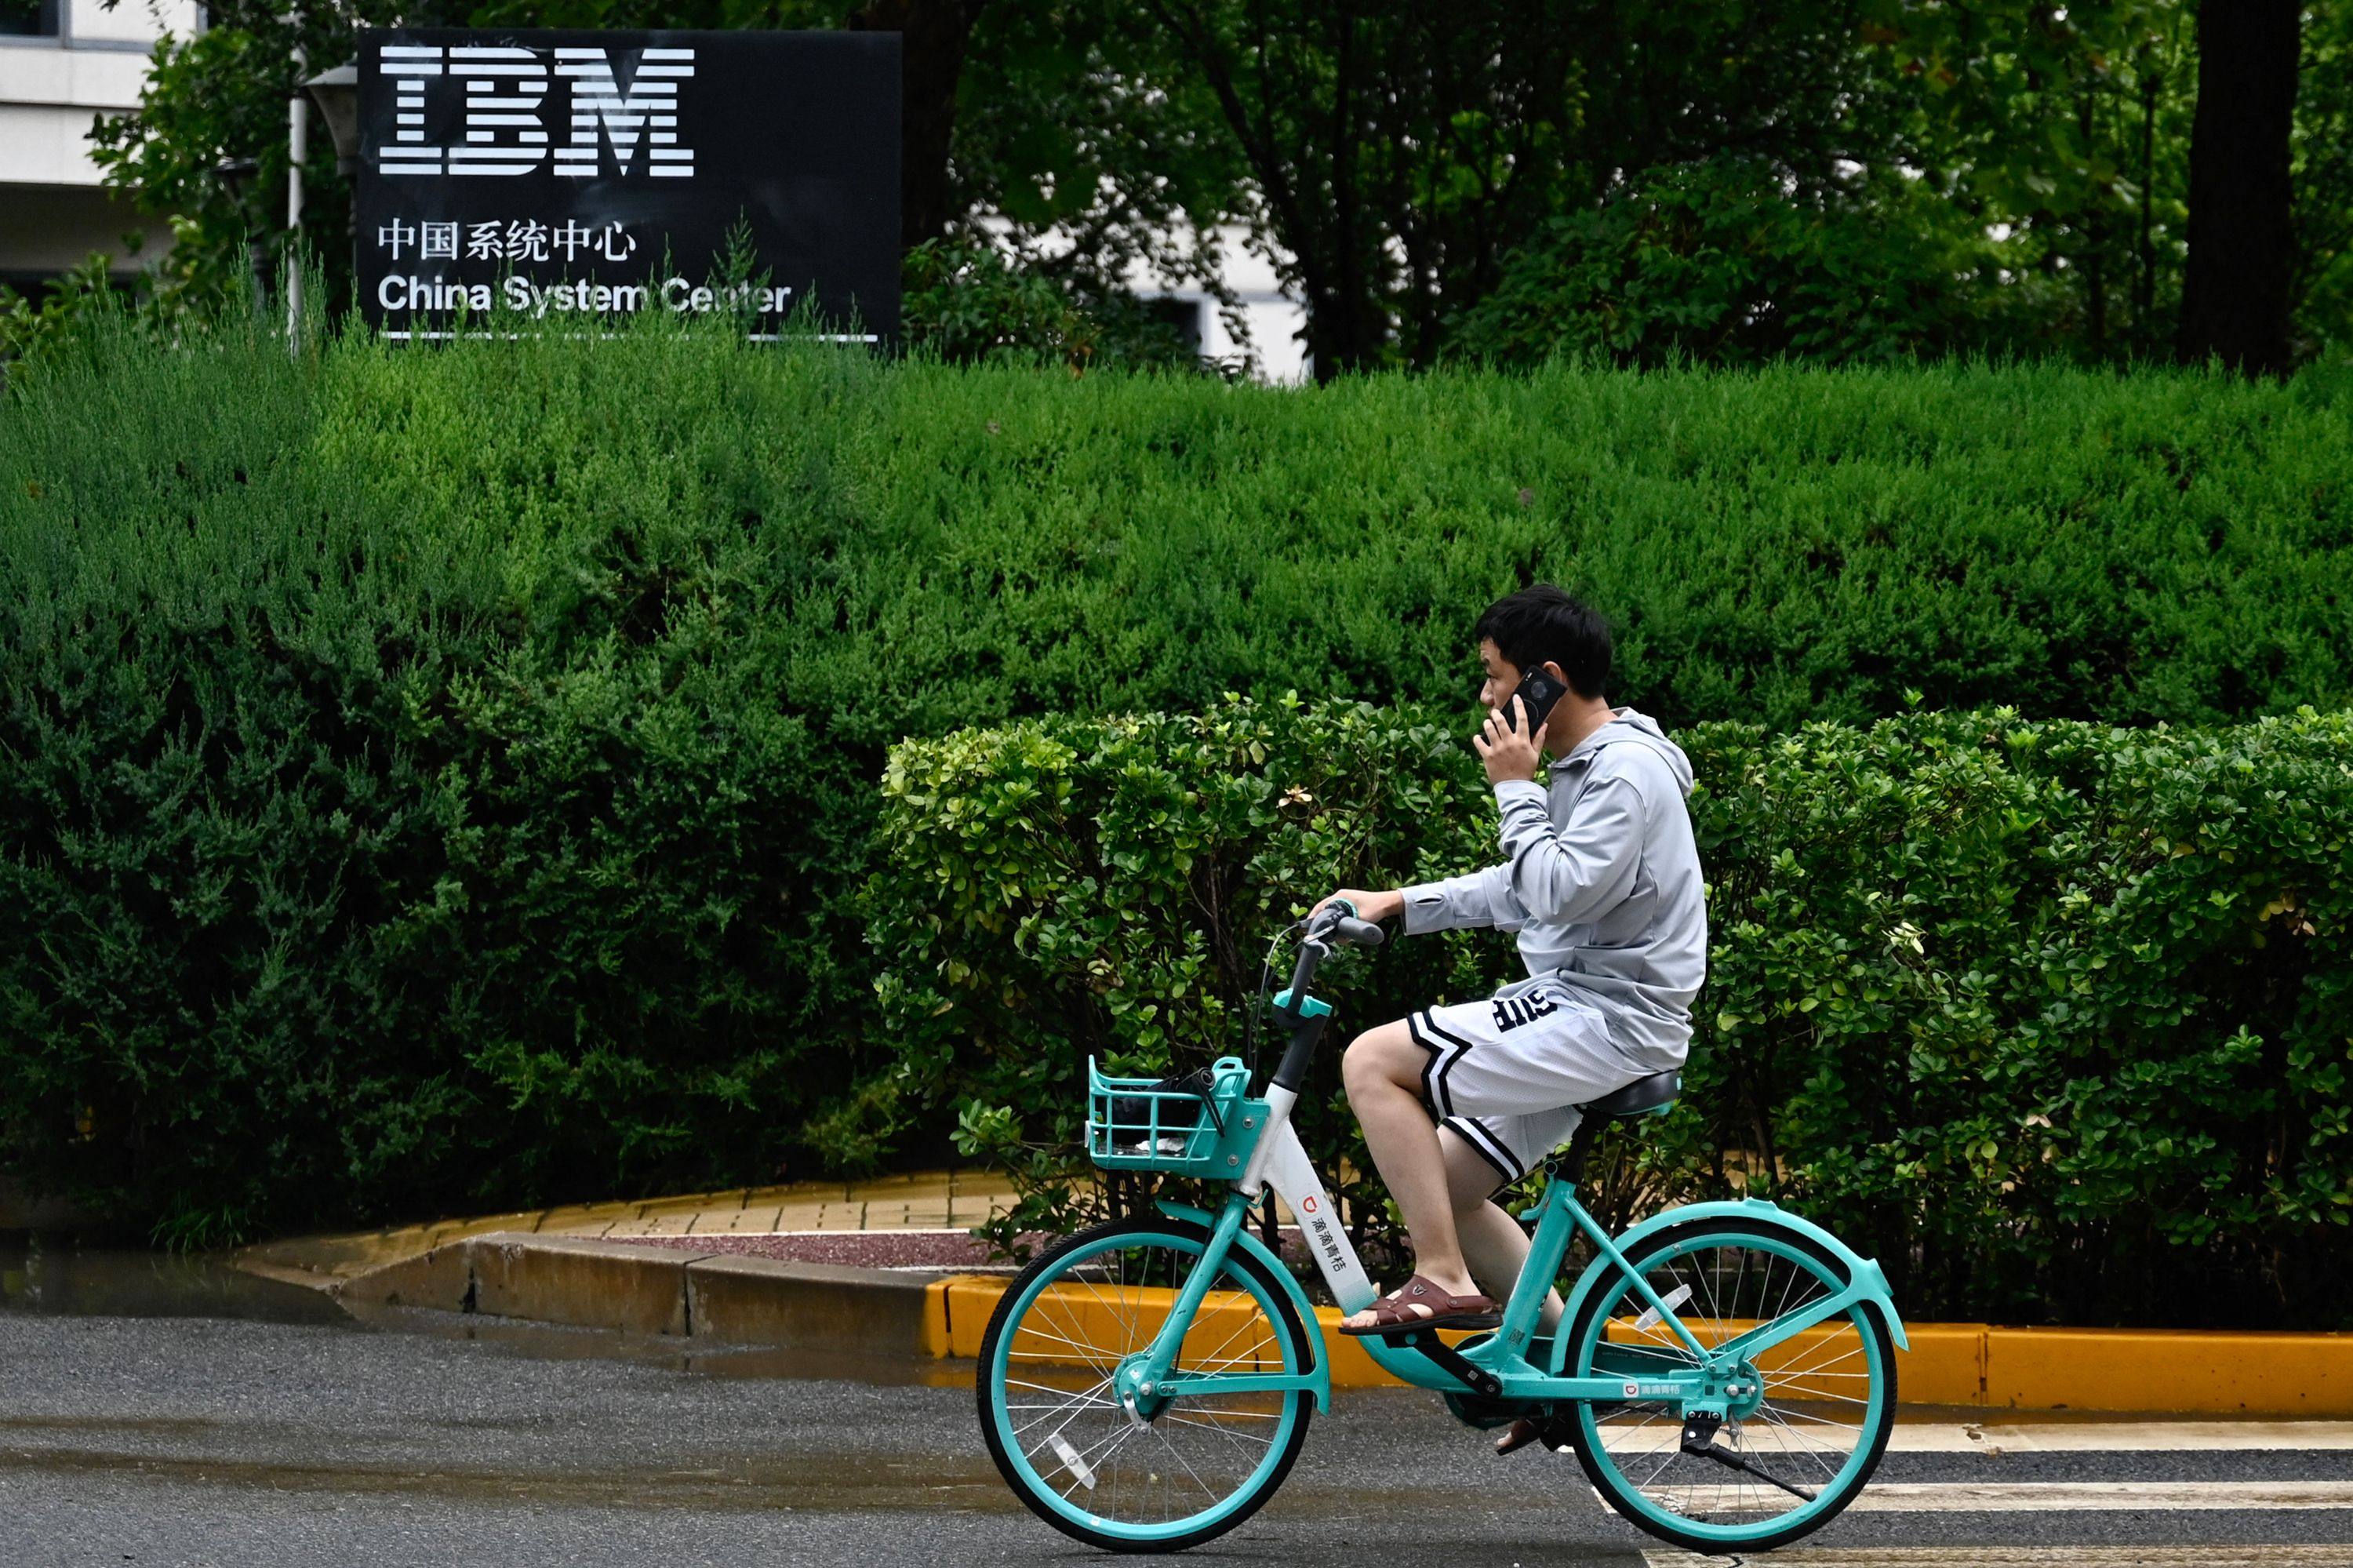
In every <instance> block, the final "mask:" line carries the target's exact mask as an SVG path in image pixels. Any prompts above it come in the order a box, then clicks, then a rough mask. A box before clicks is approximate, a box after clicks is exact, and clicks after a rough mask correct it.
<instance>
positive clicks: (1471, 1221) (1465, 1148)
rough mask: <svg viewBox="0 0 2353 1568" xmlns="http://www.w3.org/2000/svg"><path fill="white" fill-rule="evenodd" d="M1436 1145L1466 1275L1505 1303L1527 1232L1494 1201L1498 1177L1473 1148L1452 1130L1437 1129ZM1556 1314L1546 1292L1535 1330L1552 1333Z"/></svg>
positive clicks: (1556, 1299)
mask: <svg viewBox="0 0 2353 1568" xmlns="http://www.w3.org/2000/svg"><path fill="white" fill-rule="evenodd" d="M1438 1147H1439V1149H1440V1150H1441V1151H1442V1152H1443V1154H1444V1155H1445V1158H1446V1188H1447V1192H1449V1193H1450V1194H1451V1196H1452V1198H1453V1201H1454V1234H1455V1235H1456V1237H1457V1238H1458V1239H1459V1241H1460V1242H1461V1247H1462V1256H1463V1260H1464V1261H1465V1262H1466V1263H1468V1264H1469V1265H1470V1266H1471V1277H1472V1278H1473V1279H1475V1280H1477V1281H1478V1282H1479V1288H1480V1289H1482V1290H1483V1291H1485V1292H1486V1293H1487V1294H1488V1295H1490V1296H1492V1297H1493V1298H1495V1299H1496V1300H1498V1301H1502V1300H1504V1299H1506V1298H1509V1297H1510V1295H1511V1293H1512V1287H1514V1286H1515V1285H1517V1284H1518V1283H1519V1282H1520V1270H1521V1269H1522V1268H1524V1267H1525V1266H1526V1265H1527V1259H1528V1245H1529V1240H1528V1233H1527V1232H1525V1231H1524V1230H1522V1229H1521V1228H1520V1222H1519V1221H1517V1220H1515V1219H1514V1218H1512V1216H1511V1215H1509V1214H1507V1213H1504V1208H1503V1205H1502V1204H1500V1203H1497V1202H1494V1201H1493V1197H1492V1196H1491V1194H1493V1192H1494V1191H1495V1190H1496V1187H1497V1184H1498V1183H1499V1182H1500V1181H1502V1180H1503V1178H1501V1177H1500V1176H1498V1175H1496V1174H1495V1168H1494V1167H1493V1166H1492V1165H1490V1164H1488V1163H1487V1161H1486V1160H1484V1159H1483V1158H1482V1156H1481V1155H1480V1153H1479V1151H1478V1150H1475V1149H1473V1148H1472V1147H1471V1145H1470V1143H1469V1142H1468V1141H1467V1140H1466V1139H1464V1138H1463V1137H1462V1136H1461V1134H1460V1133H1458V1132H1456V1131H1455V1130H1454V1129H1453V1128H1451V1127H1441V1128H1439V1129H1438ZM1561 1311H1562V1304H1561V1299H1560V1292H1559V1291H1557V1290H1548V1291H1546V1292H1545V1302H1544V1308H1543V1310H1542V1311H1541V1312H1540V1313H1539V1314H1538V1315H1537V1318H1536V1332H1537V1333H1539V1334H1549V1333H1551V1332H1552V1331H1553V1330H1554V1329H1555V1328H1556V1327H1557V1326H1558V1324H1559V1322H1560V1315H1561Z"/></svg>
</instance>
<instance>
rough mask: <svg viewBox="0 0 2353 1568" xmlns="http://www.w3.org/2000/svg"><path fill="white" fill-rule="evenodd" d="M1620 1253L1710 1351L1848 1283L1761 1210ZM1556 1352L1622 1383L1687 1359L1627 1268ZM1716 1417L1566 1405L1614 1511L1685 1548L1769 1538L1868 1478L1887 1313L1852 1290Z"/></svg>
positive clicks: (1888, 1366)
mask: <svg viewBox="0 0 2353 1568" xmlns="http://www.w3.org/2000/svg"><path fill="white" fill-rule="evenodd" d="M1627 1262H1628V1263H1629V1264H1630V1266H1632V1267H1633V1268H1634V1269H1635V1270H1636V1271H1637V1272H1639V1273H1640V1274H1641V1276H1642V1277H1644V1278H1645V1279H1647V1280H1648V1281H1649V1282H1650V1285H1651V1289H1652V1290H1653V1291H1655V1292H1657V1294H1658V1295H1659V1297H1660V1298H1662V1300H1664V1301H1665V1302H1666V1303H1667V1305H1668V1306H1669V1307H1670V1308H1672V1309H1673V1311H1674V1314H1675V1316H1676V1317H1677V1318H1678V1319H1681V1321H1682V1322H1683V1326H1684V1327H1685V1328H1686V1329H1688V1330H1691V1333H1692V1337H1693V1338H1694V1339H1695V1340H1698V1341H1699V1342H1700V1344H1701V1345H1703V1346H1704V1347H1706V1348H1707V1349H1708V1350H1709V1351H1711V1352H1712V1351H1715V1348H1716V1347H1717V1346H1719V1345H1723V1344H1725V1343H1727V1342H1728V1341H1730V1340H1733V1339H1735V1338H1736V1337H1738V1336H1740V1335H1742V1334H1745V1333H1746V1332H1748V1331H1749V1330H1754V1329H1756V1328H1757V1327H1758V1326H1759V1325H1760V1324H1765V1323H1770V1322H1772V1321H1773V1320H1775V1319H1781V1318H1784V1317H1787V1316H1788V1315H1790V1314H1793V1313H1796V1312H1799V1311H1801V1310H1803V1309H1804V1308H1806V1306H1807V1305H1808V1304H1809V1303H1810V1302H1813V1301H1817V1300H1820V1298H1824V1297H1827V1296H1835V1295H1837V1294H1839V1293H1840V1292H1841V1291H1842V1290H1844V1289H1845V1288H1846V1283H1847V1281H1846V1271H1845V1268H1844V1266H1842V1265H1841V1263H1840V1262H1839V1261H1838V1259H1836V1258H1835V1257H1833V1256H1831V1255H1830V1254H1829V1253H1827V1252H1826V1251H1824V1250H1823V1249H1822V1248H1821V1247H1820V1246H1818V1245H1816V1244H1815V1243H1814V1242H1813V1241H1812V1240H1811V1239H1810V1237H1808V1236H1806V1235H1804V1234H1801V1233H1799V1232H1797V1231H1794V1230H1790V1229H1788V1228H1787V1227H1785V1226H1781V1225H1777V1224H1773V1223H1772V1222H1771V1221H1769V1220H1759V1221H1748V1220H1737V1221H1735V1220H1700V1221H1695V1222H1694V1223H1692V1224H1687V1225H1678V1226H1676V1227H1674V1228H1673V1229H1672V1230H1668V1231H1664V1232H1662V1233H1661V1234H1658V1235H1655V1236H1652V1237H1651V1238H1650V1239H1649V1240H1647V1241H1646V1242H1645V1243H1643V1244H1642V1246H1641V1251H1640V1254H1639V1255H1630V1256H1629V1257H1628V1258H1627ZM1567 1345H1568V1353H1567V1360H1568V1362H1569V1364H1571V1365H1572V1366H1574V1367H1575V1368H1576V1369H1577V1375H1578V1376H1580V1377H1623V1378H1626V1379H1628V1380H1629V1382H1628V1390H1629V1392H1631V1391H1632V1386H1633V1381H1634V1380H1638V1379H1641V1378H1656V1377H1660V1376H1662V1375H1672V1374H1673V1373H1677V1372H1685V1371H1687V1370H1688V1369H1690V1368H1691V1367H1692V1366H1694V1364H1695V1362H1696V1358H1694V1356H1693V1355H1692V1353H1691V1351H1690V1350H1689V1349H1688V1348H1687V1347H1686V1346H1685V1345H1684V1344H1683V1340H1681V1339H1680V1338H1679V1337H1677V1336H1676V1335H1675V1334H1674V1332H1673V1331H1672V1330H1670V1329H1669V1328H1667V1326H1666V1325H1665V1323H1664V1322H1663V1321H1662V1319H1660V1318H1659V1317H1658V1316H1657V1314H1656V1313H1655V1312H1653V1311H1651V1309H1649V1308H1648V1307H1647V1306H1646V1304H1645V1302H1644V1301H1643V1300H1642V1298H1641V1297H1640V1296H1638V1295H1637V1294H1636V1293H1635V1292H1634V1289H1633V1287H1632V1284H1631V1282H1630V1280H1629V1279H1628V1278H1627V1277H1625V1276H1624V1275H1622V1274H1620V1275H1618V1276H1617V1277H1614V1278H1612V1279H1611V1280H1610V1281H1609V1283H1607V1284H1606V1285H1604V1286H1603V1287H1601V1288H1600V1289H1599V1290H1597V1291H1595V1292H1594V1294H1593V1296H1592V1298H1590V1299H1589V1300H1588V1301H1587V1302H1586V1303H1585V1305H1584V1306H1583V1307H1582V1308H1579V1309H1578V1312H1577V1322H1576V1324H1575V1326H1574V1327H1573V1328H1572V1329H1571V1330H1570V1331H1569V1335H1568V1340H1567ZM1734 1381H1735V1382H1736V1383H1737V1384H1738V1385H1739V1386H1740V1387H1741V1388H1742V1390H1743V1391H1744V1392H1743V1396H1742V1397H1739V1398H1737V1399H1735V1400H1734V1401H1733V1402H1732V1404H1731V1408H1730V1410H1729V1412H1728V1414H1727V1415H1726V1417H1725V1419H1724V1420H1723V1421H1722V1422H1721V1424H1714V1423H1705V1424H1703V1425H1702V1426H1701V1427H1700V1428H1699V1429H1698V1430H1697V1431H1696V1432H1694V1433H1693V1434H1692V1436H1694V1440H1695V1441H1694V1446H1698V1447H1700V1448H1702V1449H1703V1450H1704V1451H1703V1452H1701V1453H1697V1454H1694V1453H1691V1452H1688V1451H1687V1450H1686V1448H1685V1446H1684V1442H1685V1437H1686V1427H1685V1425H1684V1419H1683V1414H1682V1413H1681V1412H1680V1411H1679V1410H1678V1409H1676V1408H1675V1407H1673V1406H1672V1405H1669V1404H1645V1403H1641V1402H1638V1401H1629V1402H1626V1403H1623V1404H1610V1405H1606V1406H1596V1405H1593V1404H1581V1405H1579V1406H1577V1419H1576V1432H1577V1460H1578V1462H1579V1463H1580V1464H1581V1465H1583V1466H1584V1467H1585V1473H1586V1476H1587V1477H1588V1478H1589V1479H1590V1480H1591V1481H1592V1482H1593V1487H1594V1489H1595V1490H1596V1491H1598V1492H1599V1493H1600V1494H1601V1496H1602V1498H1603V1499H1605V1500H1606V1501H1607V1502H1608V1503H1609V1506H1610V1507H1611V1508H1613V1509H1615V1510H1617V1511H1618V1512H1619V1513H1620V1515H1622V1516H1623V1517H1624V1518H1626V1519H1628V1520H1631V1521H1632V1522H1634V1523H1635V1524H1638V1525H1640V1526H1641V1528H1642V1529H1644V1530H1646V1531H1650V1532H1651V1534H1653V1535H1655V1536H1658V1537H1659V1538H1660V1539H1662V1540H1664V1541H1670V1542H1674V1543H1675V1544H1676V1545H1678V1546H1681V1547H1683V1548H1685V1549H1687V1550H1689V1551H1692V1552H1727V1551H1730V1550H1732V1549H1735V1548H1740V1547H1746V1548H1747V1549H1749V1550H1751V1551H1766V1550H1769V1549H1771V1548H1773V1547H1776V1546H1783V1545H1787V1544H1788V1542H1792V1541H1795V1540H1797V1539H1798V1538H1799V1536H1802V1535H1806V1534H1809V1533H1810V1532H1811V1531H1816V1530H1819V1529H1820V1528H1821V1527H1822V1526H1823V1525H1824V1524H1827V1523H1829V1522H1830V1520H1831V1519H1833V1518H1835V1517H1836V1516H1837V1514H1838V1512H1839V1510H1841V1509H1843V1508H1844V1507H1846V1505H1847V1504H1848V1503H1849V1502H1850V1501H1852V1499H1853V1498H1854V1495H1855V1494H1856V1493H1857V1492H1859V1491H1861V1490H1862V1487H1863V1484H1864V1483H1865V1482H1867V1481H1868V1480H1870V1478H1871V1474H1872V1471H1873V1470H1874V1469H1876V1468H1877V1467H1878V1465H1879V1459H1880V1456H1881V1454H1882V1453H1883V1452H1884V1451H1885V1449H1886V1447H1887V1437H1888V1433H1889V1431H1890V1430H1891V1429H1892V1428H1893V1426H1894V1421H1895V1354H1894V1341H1893V1340H1892V1339H1891V1338H1890V1337H1889V1334H1888V1331H1887V1325H1886V1323H1885V1321H1884V1320H1883V1319H1882V1318H1881V1317H1880V1315H1879V1313H1878V1311H1877V1310H1876V1309H1875V1308H1873V1307H1871V1306H1869V1305H1867V1304H1864V1303H1861V1302H1857V1303H1855V1304H1853V1305H1852V1306H1850V1307H1849V1308H1846V1309H1845V1310H1844V1311H1842V1312H1841V1313H1839V1314H1837V1315H1835V1316H1833V1317H1831V1318H1829V1319H1824V1320H1823V1321H1822V1322H1820V1323H1818V1324H1816V1325H1814V1326H1813V1327H1811V1328H1809V1329H1805V1330H1800V1331H1799V1332H1798V1333H1796V1334H1794V1335H1792V1336H1790V1337H1789V1338H1788V1339H1785V1340H1781V1341H1780V1342H1779V1343H1778V1344H1776V1345H1773V1346H1771V1347H1769V1348H1767V1349H1764V1350H1760V1351H1757V1352H1756V1353H1755V1354H1754V1355H1753V1356H1751V1357H1749V1358H1748V1359H1747V1361H1746V1364H1745V1365H1744V1367H1743V1368H1742V1375H1741V1376H1739V1377H1738V1378H1736V1379H1735V1380H1734Z"/></svg>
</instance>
